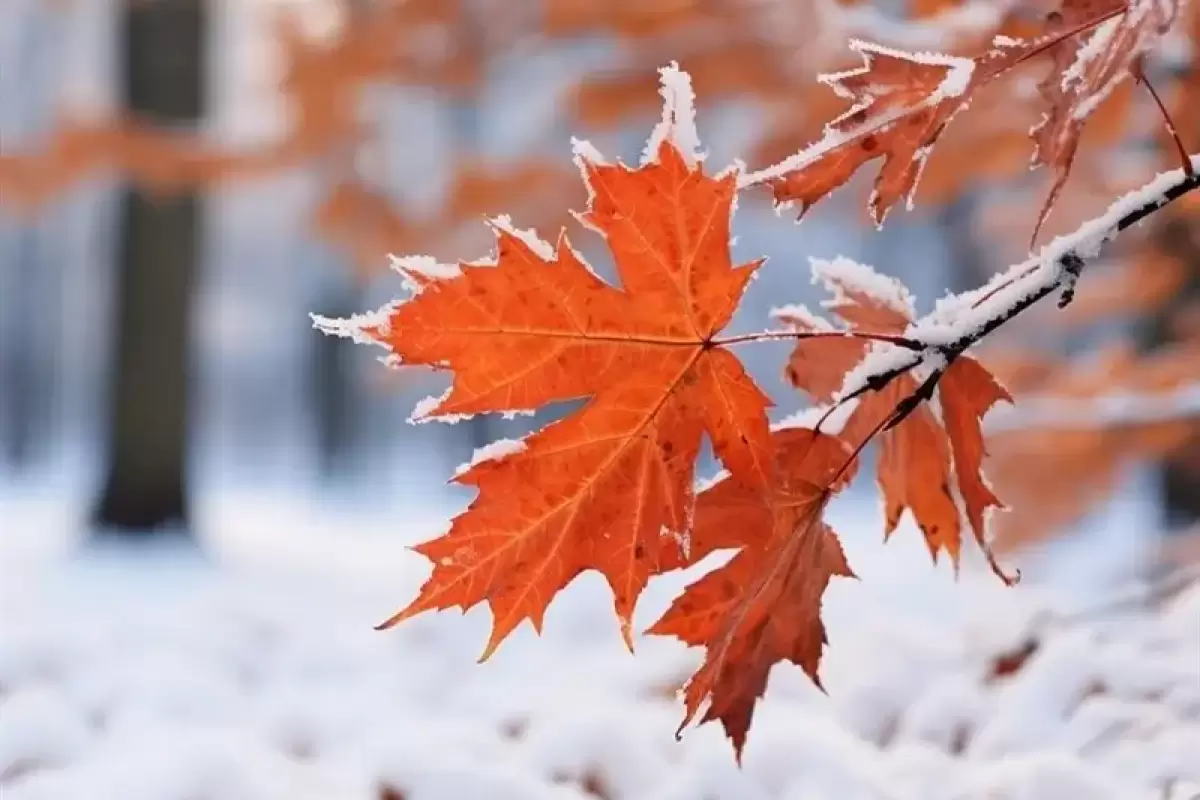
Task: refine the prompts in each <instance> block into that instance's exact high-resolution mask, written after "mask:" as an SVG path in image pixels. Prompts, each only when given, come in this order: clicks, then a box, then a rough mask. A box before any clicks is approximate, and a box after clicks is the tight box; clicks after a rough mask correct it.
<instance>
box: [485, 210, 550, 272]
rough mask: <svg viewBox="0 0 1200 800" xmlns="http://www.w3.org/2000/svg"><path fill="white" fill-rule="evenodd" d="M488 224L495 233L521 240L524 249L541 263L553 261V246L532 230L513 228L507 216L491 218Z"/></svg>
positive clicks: (510, 219)
mask: <svg viewBox="0 0 1200 800" xmlns="http://www.w3.org/2000/svg"><path fill="white" fill-rule="evenodd" d="M489 223H490V224H491V226H492V227H493V228H495V229H496V230H497V231H501V232H503V233H507V234H508V235H509V236H512V237H513V238H515V239H519V240H521V242H522V243H524V244H525V246H526V247H528V248H529V249H530V250H532V251H533V252H534V253H535V254H536V255H537V257H538V258H540V259H542V260H543V261H553V260H554V245H552V244H550V243H549V242H547V241H546V240H545V239H543V238H541V237H540V236H538V235H537V234H536V233H535V232H534V231H533V229H532V228H517V227H514V226H513V221H512V217H510V216H509V215H508V214H502V215H500V216H498V217H493V218H492V219H491V220H489Z"/></svg>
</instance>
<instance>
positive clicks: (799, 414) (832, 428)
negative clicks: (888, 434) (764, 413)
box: [771, 398, 858, 436]
mask: <svg viewBox="0 0 1200 800" xmlns="http://www.w3.org/2000/svg"><path fill="white" fill-rule="evenodd" d="M857 407H858V399H857V398H856V399H854V400H847V401H846V402H843V403H839V404H837V407H836V408H834V407H833V406H832V405H821V406H809V407H808V408H804V409H801V410H800V411H796V412H794V413H792V414H789V415H788V416H787V417H785V418H784V419H782V420H780V421H779V422H777V423H775V424H774V425H772V426H771V430H773V431H779V430H787V429H790V428H806V429H809V430H812V429H815V428H816V427H817V423H818V422H820V423H821V430H822V431H824V432H825V433H829V434H833V435H835V436H836V435H837V434H839V433H841V432H842V429H843V428H845V427H846V423H847V422H849V421H850V417H851V415H852V414H853V413H854V409H855V408H857ZM831 408H833V410H832V411H830V409H831ZM826 414H828V416H826ZM822 419H823V420H824V421H823V422H822Z"/></svg>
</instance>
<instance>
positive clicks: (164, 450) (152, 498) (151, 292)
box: [95, 0, 205, 536]
mask: <svg viewBox="0 0 1200 800" xmlns="http://www.w3.org/2000/svg"><path fill="white" fill-rule="evenodd" d="M204 5H205V0H147V1H146V2H134V3H122V4H121V8H122V9H123V14H124V26H123V30H122V35H123V36H124V41H123V54H124V63H123V65H122V67H123V74H122V82H123V89H124V93H125V102H126V108H127V113H129V114H132V115H134V116H136V117H138V118H139V119H143V120H146V121H148V122H151V123H154V124H157V125H165V126H177V125H187V124H189V123H194V122H195V121H196V120H197V119H199V118H200V116H201V114H202V113H203V96H204V80H203V74H204V63H203V62H204V58H203V53H204V38H205V37H204V22H205V12H204ZM200 208H201V200H200V197H199V196H198V195H197V194H192V193H185V194H176V195H171V196H169V197H165V196H164V197H158V196H153V195H149V194H146V193H144V192H143V191H142V190H141V189H139V188H137V187H128V188H126V189H125V191H124V193H123V195H122V197H121V215H120V222H119V224H120V230H119V246H118V253H117V255H118V259H119V272H118V277H117V287H118V288H117V293H116V298H115V301H116V302H115V308H114V313H115V323H116V339H115V347H116V352H115V358H114V359H113V363H112V367H111V370H110V374H111V376H112V384H111V387H110V396H109V403H110V412H109V413H110V420H109V426H108V442H107V444H108V464H107V471H106V472H107V474H106V477H105V482H104V485H103V489H102V494H101V496H100V501H99V503H98V504H97V506H96V509H95V522H96V524H97V525H98V527H99V528H100V529H101V530H106V531H112V532H117V533H120V534H121V535H133V536H146V535H149V534H152V533H155V532H158V531H163V530H166V529H180V530H186V526H187V523H188V505H187V484H186V479H185V478H186V468H187V440H188V436H187V428H188V399H189V389H188V372H189V365H190V364H189V362H190V358H189V357H190V348H189V346H188V345H189V332H190V328H191V294H192V291H191V290H192V283H193V278H194V275H195V272H196V263H197V260H198V257H199V249H200V225H201V218H200Z"/></svg>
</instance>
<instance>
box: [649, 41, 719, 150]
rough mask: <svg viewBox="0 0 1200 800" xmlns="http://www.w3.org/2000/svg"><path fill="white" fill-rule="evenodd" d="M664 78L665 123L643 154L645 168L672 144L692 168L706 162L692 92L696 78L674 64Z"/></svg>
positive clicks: (655, 129) (664, 73)
mask: <svg viewBox="0 0 1200 800" xmlns="http://www.w3.org/2000/svg"><path fill="white" fill-rule="evenodd" d="M658 74H659V75H660V76H661V84H662V85H661V87H660V89H659V93H660V94H661V95H662V98H663V110H662V121H661V122H659V123H658V125H656V126H655V127H654V130H653V131H652V132H651V133H650V138H649V139H648V140H647V141H646V149H645V151H643V153H642V164H649V163H652V162H653V161H654V159H655V158H657V157H658V148H659V146H660V145H661V144H662V143H663V142H664V141H670V142H671V144H673V145H675V148H676V149H677V150H679V152H680V154H682V155H683V159H684V161H685V162H687V164H688V165H689V166H695V165H696V164H697V163H698V162H700V161H703V160H704V154H703V153H701V152H700V134H699V132H698V131H697V130H696V93H695V91H693V89H692V77H691V76H690V75H689V74H688V73H686V72H684V71H683V70H681V69H679V64H678V63H676V62H671V64H670V65H669V66H666V67H663V68H662V69H660V70H659V71H658Z"/></svg>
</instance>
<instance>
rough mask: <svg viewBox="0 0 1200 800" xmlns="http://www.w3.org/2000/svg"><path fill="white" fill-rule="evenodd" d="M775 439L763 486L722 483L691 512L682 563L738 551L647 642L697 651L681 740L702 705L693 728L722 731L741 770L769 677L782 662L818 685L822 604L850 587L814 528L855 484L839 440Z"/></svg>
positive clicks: (825, 532) (814, 436) (832, 544)
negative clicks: (700, 653) (715, 724)
mask: <svg viewBox="0 0 1200 800" xmlns="http://www.w3.org/2000/svg"><path fill="white" fill-rule="evenodd" d="M773 438H774V440H775V461H774V470H773V472H772V481H771V483H770V484H769V485H768V486H766V487H763V486H762V485H752V484H749V483H747V482H746V481H744V480H740V479H738V478H737V477H736V476H732V477H726V478H724V479H723V480H720V481H718V482H717V483H715V484H713V485H712V486H711V487H709V488H708V489H706V490H705V491H704V492H702V493H701V494H700V496H699V498H698V499H697V502H696V520H695V524H694V526H693V529H692V532H691V537H690V551H689V554H688V555H689V561H688V563H695V562H697V561H699V560H700V559H701V558H703V557H705V556H706V555H708V554H709V553H711V552H713V551H714V550H717V549H721V548H729V547H740V550H739V551H738V553H737V554H736V555H734V557H733V558H732V559H731V560H730V561H729V562H727V563H726V564H724V565H723V566H721V567H719V568H717V569H715V570H713V571H712V572H710V573H708V574H706V575H704V576H703V577H702V578H700V579H699V580H697V581H696V582H694V583H692V584H691V585H690V586H688V587H687V589H686V590H685V591H684V592H683V594H681V595H680V596H679V597H677V598H676V599H675V601H674V602H673V603H672V605H671V607H670V608H669V609H667V611H666V613H665V614H663V616H662V617H661V618H660V619H659V620H658V621H657V622H656V623H655V624H654V625H653V626H652V627H651V628H650V629H649V630H648V633H651V634H654V635H659V636H675V637H676V638H678V639H680V640H682V641H683V642H685V643H687V644H689V645H692V646H695V647H704V648H706V651H707V652H706V653H705V658H704V662H703V664H702V665H701V666H700V668H699V670H698V671H697V672H696V674H695V675H694V676H692V678H691V679H690V680H689V681H688V683H687V685H686V686H685V687H684V689H683V695H684V703H685V708H686V712H685V717H684V720H683V722H682V723H681V724H680V726H679V730H680V731H682V730H683V728H685V727H686V726H687V725H688V724H689V723H690V722H691V721H692V720H693V719H694V718H695V716H696V714H697V713H698V712H699V709H700V706H701V704H702V703H703V702H704V701H705V700H706V699H707V700H708V701H709V705H708V708H707V711H706V712H705V714H704V716H703V718H702V719H701V723H704V722H708V721H712V720H720V722H721V724H722V726H724V728H725V732H726V735H727V736H729V738H730V739H731V740H732V742H733V746H734V750H735V751H736V753H737V756H738V759H739V760H740V759H741V753H742V748H743V747H744V746H745V742H746V734H747V732H748V731H749V729H750V723H751V718H752V717H753V714H754V706H755V704H756V702H757V701H758V698H760V697H761V696H762V694H763V692H764V690H765V689H766V686H767V677H768V674H769V673H770V670H771V667H772V666H774V665H775V664H776V663H778V662H780V661H784V660H787V661H791V662H792V663H794V664H796V665H798V666H799V667H800V668H801V669H802V670H804V672H805V673H806V674H807V675H808V676H809V677H810V678H811V679H812V680H813V681H814V682H815V683H816V684H817V686H820V685H821V681H820V677H819V675H818V667H819V665H820V660H821V654H822V650H823V649H824V646H825V644H826V636H825V626H824V625H823V624H822V622H821V616H820V613H821V597H822V596H823V595H824V593H825V589H826V587H827V586H828V585H829V580H830V578H832V577H833V576H835V575H837V576H842V577H854V573H853V572H852V571H851V570H850V566H849V565H848V564H847V563H846V556H845V554H844V553H843V552H842V546H841V544H840V542H838V539H837V536H836V535H835V534H834V532H833V531H832V530H831V529H830V528H829V526H827V525H826V524H825V523H824V522H823V521H822V514H823V513H824V510H825V506H826V505H827V503H828V501H829V499H830V498H831V497H832V496H833V494H834V493H836V492H837V491H838V490H839V489H841V488H842V487H843V486H845V485H846V483H848V482H849V480H850V478H851V477H852V467H853V465H852V464H850V465H848V464H847V460H848V459H849V458H850V451H849V450H848V449H847V448H846V446H845V444H844V443H843V442H842V441H841V440H839V439H837V438H835V437H833V436H829V435H827V434H824V433H819V432H817V431H813V430H809V429H806V428H783V429H781V430H777V431H775V432H774V433H773Z"/></svg>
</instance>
